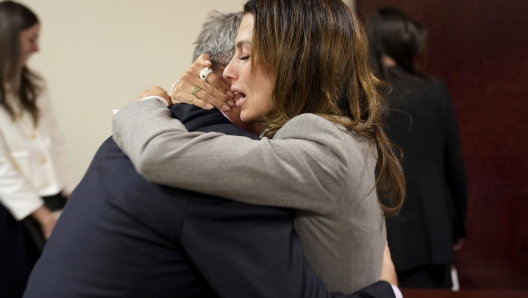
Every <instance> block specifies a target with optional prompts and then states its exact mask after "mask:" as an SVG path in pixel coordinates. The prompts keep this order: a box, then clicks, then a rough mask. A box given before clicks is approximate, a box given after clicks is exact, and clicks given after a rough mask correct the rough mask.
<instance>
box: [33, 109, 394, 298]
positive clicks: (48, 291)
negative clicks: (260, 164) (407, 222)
mask: <svg viewBox="0 0 528 298" xmlns="http://www.w3.org/2000/svg"><path fill="white" fill-rule="evenodd" d="M172 112H173V116H174V117H176V118H179V119H181V120H182V122H183V123H184V124H185V125H186V127H187V128H188V129H189V130H190V131H195V130H201V131H217V132H223V133H226V134H233V135H242V136H247V137H253V138H254V136H252V135H250V134H248V133H247V132H245V131H243V130H241V129H239V128H237V127H236V126H234V125H233V124H231V123H230V122H229V121H228V120H227V119H226V118H225V117H224V116H223V115H222V114H220V113H219V112H218V111H206V110H201V109H197V108H195V107H193V106H188V105H178V106H176V107H173V108H172ZM181 170H182V171H185V169H181ZM226 174H228V173H226ZM217 295H218V296H220V297H275V298H276V297H289V298H291V297H331V296H332V295H331V294H329V293H328V292H327V291H326V289H325V287H324V286H323V284H322V282H321V281H320V280H319V279H318V278H317V276H316V275H315V273H314V272H313V270H312V268H311V267H310V265H309V264H308V263H307V261H306V259H305V258H304V256H303V254H302V249H301V244H300V240H299V238H298V236H297V234H296V233H295V231H294V229H293V221H292V214H291V212H290V211H289V210H283V209H277V208H268V207H262V206H253V205H246V204H241V203H237V202H233V201H228V200H224V199H220V198H215V197H210V196H206V195H202V194H198V193H192V192H188V191H183V190H179V189H174V188H168V187H163V186H158V185H154V184H151V183H149V182H147V181H146V180H144V179H143V178H142V177H141V176H140V175H139V174H137V173H136V171H135V170H134V167H133V165H132V163H131V162H130V160H129V159H128V158H127V156H126V155H125V154H124V153H123V152H122V151H121V150H120V149H119V148H118V147H117V145H116V144H115V143H114V141H113V140H112V139H111V138H109V139H107V140H106V141H105V142H104V143H103V145H102V146H101V148H100V149H99V151H98V152H97V154H96V156H95V157H94V159H93V161H92V164H91V165H90V167H89V169H88V171H87V173H86V175H85V177H84V178H83V180H82V181H81V183H80V184H79V186H78V187H77V188H76V189H75V191H74V192H73V194H72V195H71V197H70V200H69V202H68V204H67V205H66V208H65V209H64V212H63V214H62V216H61V218H60V220H59V221H58V223H57V226H56V227H55V230H54V231H53V235H52V236H51V238H50V239H49V242H48V243H47V245H46V247H45V249H44V253H43V255H42V257H41V259H40V260H39V262H38V263H37V265H36V266H35V269H34V270H33V272H32V274H31V276H30V280H29V284H28V287H27V289H26V292H25V295H24V297H27V298H30V297H114V296H115V297H156V298H162V297H217ZM338 296H339V297H341V296H340V295H335V297H338ZM350 297H394V294H393V292H392V289H391V287H390V285H389V284H387V283H384V282H379V283H376V284H374V285H373V286H371V287H369V288H367V289H365V290H364V291H362V292H361V293H358V294H356V295H353V296H350Z"/></svg>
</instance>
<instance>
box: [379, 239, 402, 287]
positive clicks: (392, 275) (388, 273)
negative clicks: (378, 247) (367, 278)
mask: <svg viewBox="0 0 528 298" xmlns="http://www.w3.org/2000/svg"><path fill="white" fill-rule="evenodd" d="M380 280H383V281H386V282H388V283H390V284H393V285H395V286H397V285H398V276H397V275H396V268H395V267H394V263H393V262H392V258H391V253H390V250H389V244H388V243H387V244H385V252H384V253H383V268H382V270H381V277H380Z"/></svg>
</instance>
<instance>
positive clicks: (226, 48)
mask: <svg viewBox="0 0 528 298" xmlns="http://www.w3.org/2000/svg"><path fill="white" fill-rule="evenodd" d="M243 15H244V13H243V12H230V13H224V12H220V11H218V10H215V11H212V12H211V13H210V14H209V16H208V17H207V21H206V22H205V24H204V25H203V26H202V31H200V34H199V35H198V38H197V39H196V42H195V43H194V44H196V47H195V48H194V53H193V61H195V60H196V59H197V58H198V56H200V55H201V54H202V53H206V54H209V56H210V57H211V62H212V63H213V64H214V63H218V64H220V65H223V66H226V65H227V64H229V61H230V60H231V58H232V57H233V54H234V44H235V38H236V35H237V32H238V27H239V26H240V22H241V21H242V17H243Z"/></svg>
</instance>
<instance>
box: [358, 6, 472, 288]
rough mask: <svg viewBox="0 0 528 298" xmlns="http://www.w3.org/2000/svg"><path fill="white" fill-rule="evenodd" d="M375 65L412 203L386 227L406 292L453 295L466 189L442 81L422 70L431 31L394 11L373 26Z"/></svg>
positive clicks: (385, 11) (379, 15) (379, 14)
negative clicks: (423, 290)
mask: <svg viewBox="0 0 528 298" xmlns="http://www.w3.org/2000/svg"><path fill="white" fill-rule="evenodd" d="M367 34H368V38H369V44H370V45H369V46H370V51H371V64H372V66H373V69H374V71H376V72H377V75H378V76H379V77H380V78H381V79H383V80H385V81H387V82H388V83H389V84H390V85H391V89H392V91H390V92H389V94H388V95H387V102H386V104H387V106H388V108H389V109H388V114H387V119H386V132H387V135H388V137H389V139H390V141H391V142H393V143H395V144H396V145H398V146H399V147H400V148H401V150H402V151H403V152H402V153H403V159H402V166H403V168H404V173H405V179H406V183H407V197H406V200H405V204H404V205H403V208H402V209H401V211H400V214H399V215H398V216H397V217H394V218H392V219H389V220H387V238H388V242H389V247H390V250H391V253H392V256H393V260H394V264H395V266H396V270H397V273H398V278H399V281H400V286H402V287H418V288H451V287H452V281H451V269H450V268H451V265H452V264H453V262H454V260H455V251H456V250H458V249H460V248H461V247H462V244H463V242H464V238H465V236H466V231H465V218H466V204H467V187H466V172H465V168H464V160H463V157H462V150H461V146H460V140H459V133H458V127H457V121H456V116H455V111H454V108H453V104H452V102H451V99H450V96H449V93H448V91H447V89H446V87H445V85H444V84H443V83H442V82H439V81H437V80H434V79H432V78H429V77H427V76H426V75H424V74H422V73H420V72H419V71H418V69H417V57H419V56H420V54H421V53H423V50H424V46H425V39H426V30H425V28H424V27H423V26H422V25H421V24H419V23H418V22H416V21H414V20H412V19H410V18H409V17H408V16H406V15H405V14H404V13H402V12H400V11H398V10H396V9H393V8H382V9H379V10H377V11H375V12H374V13H373V14H372V15H371V16H370V17H369V20H368V24H367Z"/></svg>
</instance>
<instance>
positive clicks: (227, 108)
mask: <svg viewBox="0 0 528 298" xmlns="http://www.w3.org/2000/svg"><path fill="white" fill-rule="evenodd" d="M229 110H231V108H230V107H229V106H228V105H223V106H222V111H224V112H226V111H229Z"/></svg>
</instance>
